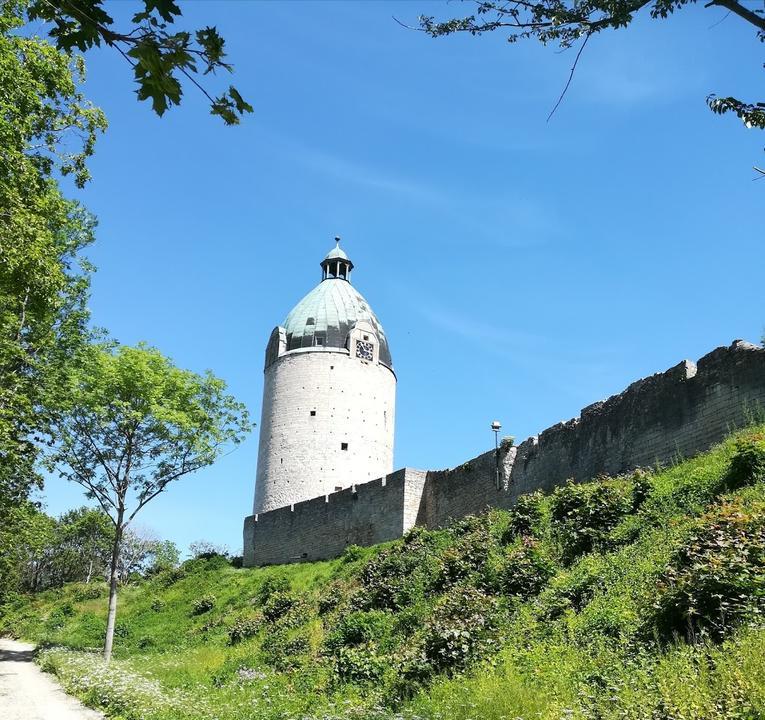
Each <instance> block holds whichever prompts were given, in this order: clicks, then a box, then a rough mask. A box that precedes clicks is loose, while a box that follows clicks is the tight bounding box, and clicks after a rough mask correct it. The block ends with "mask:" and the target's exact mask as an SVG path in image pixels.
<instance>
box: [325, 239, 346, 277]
mask: <svg viewBox="0 0 765 720" xmlns="http://www.w3.org/2000/svg"><path fill="white" fill-rule="evenodd" d="M351 270H353V263H352V262H351V260H350V258H349V257H348V256H347V255H346V254H345V252H344V251H343V249H342V248H341V247H340V238H339V237H335V247H333V248H332V250H330V251H329V252H328V253H327V256H326V257H325V258H324V259H323V260H322V261H321V279H322V280H329V279H341V280H347V281H348V282H350V281H351Z"/></svg>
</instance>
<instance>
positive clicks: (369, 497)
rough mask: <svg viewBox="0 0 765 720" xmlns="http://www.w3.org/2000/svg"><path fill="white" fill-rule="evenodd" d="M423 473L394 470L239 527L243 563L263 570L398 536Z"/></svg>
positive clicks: (411, 515) (408, 520)
mask: <svg viewBox="0 0 765 720" xmlns="http://www.w3.org/2000/svg"><path fill="white" fill-rule="evenodd" d="M424 483H425V473H423V472H420V471H418V470H410V469H409V468H406V469H404V470H397V471H396V472H394V473H391V474H390V475H387V476H386V477H384V478H381V479H377V480H372V481H371V482H367V483H363V484H361V485H355V486H353V487H350V488H347V489H345V490H340V491H338V492H334V493H330V494H329V495H326V496H321V497H318V498H314V499H312V500H305V501H304V502H299V503H295V504H294V505H288V506H287V507H283V508H279V509H277V510H270V511H269V512H265V513H260V514H259V515H251V516H250V517H248V518H246V519H245V522H244V564H245V565H246V566H248V567H250V566H253V565H269V564H274V563H288V562H295V561H299V560H306V561H308V560H322V559H325V558H331V557H337V556H338V555H340V554H342V552H343V550H344V549H345V548H346V547H347V546H348V545H374V544H376V543H381V542H385V541H387V540H394V539H396V538H399V537H401V536H402V535H403V534H404V533H405V532H406V531H407V530H408V529H409V528H410V527H412V525H414V521H415V519H416V517H417V512H416V509H417V507H418V505H419V501H420V497H421V495H422V486H423V485H424Z"/></svg>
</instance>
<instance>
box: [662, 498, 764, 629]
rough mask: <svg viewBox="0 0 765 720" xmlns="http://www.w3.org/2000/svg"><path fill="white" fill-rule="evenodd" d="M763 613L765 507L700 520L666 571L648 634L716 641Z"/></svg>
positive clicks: (719, 511) (732, 507) (729, 508)
mask: <svg viewBox="0 0 765 720" xmlns="http://www.w3.org/2000/svg"><path fill="white" fill-rule="evenodd" d="M763 612H765V502H759V503H755V504H754V505H752V506H750V507H747V506H746V505H745V504H744V503H743V502H741V501H737V502H730V503H725V504H723V505H721V506H719V507H717V508H715V509H714V510H713V511H711V512H710V513H708V514H707V515H705V516H704V517H703V518H702V519H701V521H700V522H699V524H698V527H697V529H696V530H695V531H694V532H693V533H692V534H691V535H690V537H689V538H688V539H687V540H686V542H685V543H684V544H683V546H682V547H681V548H680V549H679V550H678V552H677V553H676V554H675V556H674V557H673V559H672V561H671V562H670V564H669V566H668V567H667V569H666V571H665V573H664V576H663V578H662V582H661V585H660V595H659V599H658V602H657V603H656V607H655V612H654V614H653V615H652V617H651V619H650V622H649V631H653V630H655V631H656V632H658V634H659V636H660V637H661V638H662V639H665V640H669V639H672V638H673V637H677V636H681V637H686V638H687V639H688V640H690V641H693V640H695V639H698V638H700V637H706V636H709V637H711V638H713V639H715V640H719V639H721V638H722V637H724V636H725V635H727V634H728V633H729V632H730V630H731V628H733V627H734V626H735V625H736V624H738V623H739V622H740V621H741V620H743V619H745V618H748V617H761V616H762V613H763Z"/></svg>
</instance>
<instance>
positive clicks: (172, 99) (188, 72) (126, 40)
mask: <svg viewBox="0 0 765 720" xmlns="http://www.w3.org/2000/svg"><path fill="white" fill-rule="evenodd" d="M28 14H29V19H30V20H33V21H34V20H44V21H46V22H49V23H51V24H52V29H51V30H50V36H51V38H53V40H54V41H55V42H56V45H57V47H58V48H59V49H60V50H63V51H65V52H67V53H68V52H71V51H72V50H74V49H77V50H80V51H81V52H84V51H86V50H89V49H90V48H93V47H99V46H101V45H102V44H103V45H106V46H108V47H113V48H117V50H118V51H119V52H120V53H121V54H122V55H123V56H125V57H127V58H129V59H130V64H131V65H132V66H133V74H134V77H135V81H136V84H137V85H138V90H137V91H136V92H137V95H138V99H139V100H150V101H151V104H152V109H153V110H154V112H155V113H157V115H163V114H164V113H165V111H166V110H167V109H168V108H169V107H172V106H173V105H179V104H180V102H181V96H182V95H183V87H182V84H181V81H182V78H185V79H186V80H187V81H189V82H191V83H192V84H193V85H195V86H196V87H197V88H198V89H199V90H201V92H202V93H203V94H204V95H205V96H206V97H207V99H208V100H209V101H210V112H211V114H213V115H217V116H219V117H221V118H222V119H223V121H224V122H225V123H226V124H227V125H235V124H237V123H238V122H239V121H240V118H241V116H242V115H243V114H244V113H250V112H252V106H251V105H250V104H249V103H247V102H246V101H245V100H244V99H243V98H242V96H241V95H240V94H239V91H238V90H237V89H236V88H235V87H233V86H231V87H229V88H228V90H226V91H225V92H224V93H223V94H222V95H220V96H219V97H217V98H213V97H212V96H210V95H209V94H208V92H207V91H206V90H205V89H204V88H203V87H202V85H201V84H200V80H198V79H197V77H195V76H207V75H210V74H211V73H212V74H214V73H215V72H216V71H217V70H225V71H227V72H231V71H232V69H233V68H232V66H231V65H230V64H229V63H227V62H226V61H225V57H226V53H225V50H224V47H225V43H224V40H223V38H222V37H221V35H220V34H219V33H218V31H217V29H216V28H214V27H204V28H200V29H198V30H196V31H194V32H189V31H186V30H180V31H177V32H173V31H172V29H171V26H172V25H173V24H174V23H175V22H176V20H178V19H179V18H180V17H181V9H180V7H179V6H178V5H177V4H176V3H175V2H174V0H144V2H143V8H142V9H141V10H140V11H139V12H137V13H135V14H134V15H133V17H132V25H133V27H131V28H130V29H127V28H124V29H122V30H118V29H116V28H115V27H114V19H113V18H112V17H111V16H110V15H109V14H108V13H107V12H106V10H105V9H104V3H103V0H78V2H77V3H76V4H74V3H71V2H67V1H65V0H30V2H29V5H28Z"/></svg>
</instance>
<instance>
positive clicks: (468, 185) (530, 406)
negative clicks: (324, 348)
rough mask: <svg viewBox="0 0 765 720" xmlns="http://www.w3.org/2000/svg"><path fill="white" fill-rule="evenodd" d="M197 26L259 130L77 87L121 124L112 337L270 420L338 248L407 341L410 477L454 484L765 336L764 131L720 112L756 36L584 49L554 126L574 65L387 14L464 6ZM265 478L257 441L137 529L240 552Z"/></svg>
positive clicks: (100, 195) (377, 6) (668, 25)
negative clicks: (435, 33) (283, 329)
mask: <svg viewBox="0 0 765 720" xmlns="http://www.w3.org/2000/svg"><path fill="white" fill-rule="evenodd" d="M110 7H111V10H112V11H113V13H114V15H115V16H117V17H126V16H127V15H128V13H129V11H130V10H131V9H132V7H133V6H132V5H131V4H130V3H127V2H125V3H112V4H111V6H110ZM182 8H183V10H184V15H185V19H184V24H185V25H188V26H189V27H198V26H201V25H206V24H214V25H217V26H218V28H219V30H220V31H221V33H222V34H223V35H224V37H225V38H226V41H227V47H228V51H229V57H230V59H231V61H232V62H233V63H234V65H235V69H236V72H235V75H234V77H233V81H234V82H235V84H236V85H237V87H238V88H239V90H240V91H241V92H242V94H243V95H245V97H246V98H247V99H248V100H249V101H250V102H251V103H252V104H253V105H254V107H255V113H254V114H253V115H251V116H249V117H247V119H246V120H245V122H244V124H243V125H241V126H239V127H235V128H226V127H224V126H223V124H222V123H221V122H220V121H219V120H218V119H216V118H212V117H210V116H209V115H208V112H207V107H206V105H205V101H204V99H203V98H202V97H201V96H200V95H199V94H198V93H196V92H195V91H194V90H193V88H191V87H189V88H187V96H186V98H185V100H184V103H183V105H182V106H181V107H180V108H177V109H174V110H173V111H171V112H169V113H168V114H167V115H166V116H165V117H164V118H162V119H158V118H156V117H155V116H154V115H153V114H152V113H151V112H150V109H149V108H148V107H147V106H146V105H145V104H139V103H138V102H136V100H135V96H134V95H133V89H134V87H133V85H132V80H131V73H130V69H129V67H127V65H126V64H125V63H124V61H123V60H122V59H121V58H120V57H119V56H118V55H117V54H115V53H113V52H111V51H108V50H104V51H95V52H93V53H89V54H88V56H87V60H88V67H89V74H88V81H87V84H86V92H87V94H88V95H89V97H90V98H91V99H92V100H93V101H94V102H96V103H97V104H98V105H100V106H101V107H103V109H104V110H105V111H106V113H107V115H108V117H109V121H110V128H109V130H108V132H107V134H106V135H105V136H104V137H103V138H102V139H101V140H100V141H99V143H98V148H97V154H96V156H95V158H94V159H93V161H92V163H91V168H92V173H93V177H94V180H93V182H92V183H91V184H90V185H89V186H88V188H87V189H86V190H85V191H83V192H81V193H77V194H76V195H77V197H79V198H80V199H81V200H82V201H83V203H84V204H85V205H86V206H87V207H88V208H89V209H90V210H91V211H93V212H94V213H95V214H96V215H97V216H98V218H99V221H100V225H99V229H98V242H97V244H96V245H94V246H93V247H92V248H91V249H90V251H89V257H90V258H91V259H92V261H93V262H94V263H95V264H96V265H97V267H98V272H97V274H96V276H95V278H94V282H93V298H92V309H93V318H94V322H95V323H96V324H98V325H101V326H105V327H107V328H108V329H109V330H110V331H111V333H112V334H113V335H114V337H116V338H117V339H118V340H120V341H121V342H124V343H130V344H132V343H136V342H138V341H140V340H145V341H147V342H149V343H152V344H154V345H156V346H157V347H159V348H160V349H161V350H162V351H164V352H165V353H167V354H168V355H170V356H171V357H172V358H173V359H174V360H175V362H176V363H177V364H179V365H181V366H183V367H187V368H190V369H193V370H197V371H202V370H204V369H206V368H211V369H212V370H213V371H214V372H215V373H216V374H217V375H219V376H221V377H223V378H224V379H225V380H226V381H227V382H228V384H229V387H230V389H231V391H232V392H233V393H234V394H235V395H236V396H237V397H239V398H240V399H241V400H243V401H244V402H245V403H246V404H247V406H248V407H249V409H250V411H251V413H252V416H253V419H254V420H256V421H258V420H259V416H260V401H261V391H262V366H263V352H264V349H265V345H266V342H267V340H268V336H269V333H270V331H271V329H272V328H273V327H274V326H275V325H277V324H279V323H280V322H282V321H283V319H284V317H285V316H286V314H287V312H288V311H289V310H290V309H291V307H292V306H293V305H294V304H295V303H296V302H297V301H298V300H299V299H300V298H301V297H302V296H303V295H304V294H305V293H306V292H307V291H308V290H310V289H311V288H312V287H313V286H314V285H315V284H316V283H317V282H318V281H319V279H320V269H319V265H318V263H319V261H320V260H321V259H322V257H323V256H324V254H325V253H326V252H327V250H329V249H330V247H332V245H333V242H332V238H333V236H334V235H336V234H338V235H341V236H342V237H343V245H344V248H345V250H346V251H347V252H348V254H349V255H350V257H351V258H352V260H353V261H354V263H355V265H356V270H355V271H354V284H355V285H356V287H357V288H358V289H359V290H360V291H361V292H362V293H363V294H364V295H365V296H366V298H367V299H368V300H369V301H370V303H371V305H372V307H373V308H374V309H375V311H376V312H377V314H378V316H379V318H380V319H381V321H382V323H383V325H384V327H385V329H386V332H387V334H388V337H389V339H390V343H391V349H392V353H393V361H394V365H395V367H396V372H397V375H398V381H399V382H398V400H397V401H398V407H397V417H396V421H397V430H396V452H395V465H396V467H402V466H405V465H406V466H412V467H417V468H425V469H436V468H443V467H449V466H454V465H456V464H459V463H461V462H464V461H465V460H466V459H468V458H470V457H473V456H475V455H476V454H478V453H480V452H482V451H484V450H486V449H488V447H489V446H491V445H492V443H493V439H492V434H491V431H490V429H489V423H490V422H491V420H493V419H494V418H498V419H499V420H501V421H502V423H503V426H504V427H503V433H504V432H506V434H512V435H514V436H515V437H516V438H518V439H519V440H520V439H523V438H525V437H527V436H529V435H532V434H535V433H537V432H539V431H541V430H543V429H544V428H545V427H548V426H549V425H551V424H554V423H555V422H558V421H560V420H564V419H568V418H570V417H573V416H575V415H577V414H578V412H579V409H580V408H581V407H583V406H585V405H587V404H589V403H591V402H595V401H596V400H599V399H603V398H605V397H607V396H609V395H611V394H613V393H616V392H619V391H621V390H622V389H623V388H624V387H626V385H628V384H629V383H630V382H632V381H634V380H636V379H637V378H640V377H642V376H645V375H650V374H652V373H654V372H658V371H661V370H664V369H666V368H668V367H670V366H672V365H674V364H676V363H677V362H679V361H680V360H681V359H683V358H690V359H694V360H695V359H697V358H698V357H700V356H701V355H703V354H705V353H706V352H708V351H710V350H712V349H713V348H714V347H716V346H718V345H723V344H728V343H729V342H730V341H731V340H733V339H734V338H746V339H749V340H753V341H756V340H759V338H760V336H761V334H762V331H763V325H764V324H765V312H763V309H764V308H763V305H764V303H763V296H764V294H765V291H764V287H765V286H764V284H763V268H764V267H765V244H763V242H762V240H763V229H762V228H763V206H764V204H763V199H765V180H763V181H759V182H755V181H753V180H752V178H753V177H754V176H755V173H754V171H753V170H752V165H754V164H756V165H763V164H764V163H765V159H764V158H763V145H765V134H763V133H762V132H760V131H755V130H746V129H744V128H743V127H742V126H741V125H740V123H739V122H738V121H737V120H736V119H735V118H732V117H723V118H719V117H716V116H714V115H712V113H710V112H709V111H708V110H707V109H706V106H705V102H704V99H705V97H706V95H707V94H708V93H710V92H718V93H720V94H726V95H727V94H734V95H736V94H738V95H740V96H744V97H745V98H749V99H761V89H762V77H763V76H762V69H761V65H762V57H761V55H762V45H761V44H760V43H758V42H757V40H756V38H755V33H754V31H753V29H752V28H751V27H750V26H749V25H747V24H746V23H744V22H743V21H741V20H739V19H737V18H736V17H733V16H730V17H728V18H727V19H725V20H724V21H723V22H720V23H719V24H716V23H717V21H718V20H721V19H722V18H723V17H724V15H725V13H724V11H722V10H708V9H704V8H703V7H702V6H700V5H694V6H691V7H688V8H686V9H684V10H682V11H681V12H679V13H677V14H676V15H675V16H674V17H672V18H670V19H669V20H666V21H651V20H650V19H648V18H645V19H641V20H639V21H637V22H636V23H635V24H633V25H632V26H631V27H630V28H628V29H627V30H622V31H619V32H616V33H609V34H603V35H601V36H596V37H594V38H592V39H591V40H590V42H589V43H588V46H587V48H586V50H585V52H584V54H583V55H582V59H581V61H580V64H579V68H578V70H577V73H576V75H575V78H574V81H573V83H572V86H571V88H570V90H569V92H568V94H567V96H566V98H565V100H564V101H563V103H562V105H561V107H560V108H559V109H558V111H557V113H556V114H555V116H554V117H553V119H552V120H551V121H550V122H549V123H548V122H546V117H547V115H548V113H549V111H550V109H551V108H552V106H553V105H554V103H555V101H556V99H557V97H558V95H559V93H560V91H561V89H562V87H563V85H564V83H565V81H566V78H567V76H568V73H569V70H570V67H571V64H572V62H573V57H574V54H573V52H566V53H557V52H556V48H553V47H547V48H545V47H542V46H540V45H537V44H533V43H530V42H529V43H521V44H517V45H509V44H508V43H506V42H505V40H504V38H503V37H502V36H501V34H499V33H495V34H494V35H490V36H485V37H482V38H472V37H469V36H460V37H451V38H443V39H439V40H433V39H430V38H428V37H426V36H424V35H423V34H421V33H418V32H413V31H407V30H405V29H404V28H402V27H401V26H400V25H398V24H396V22H394V20H393V19H392V16H393V15H395V16H396V17H398V18H399V19H401V20H402V21H404V22H409V23H416V18H417V15H418V14H420V13H425V14H434V15H448V14H459V13H460V12H461V11H462V10H463V9H464V10H467V9H468V8H467V6H462V5H461V4H460V3H448V4H447V3H441V2H417V1H416V0H413V1H412V2H406V3H405V2H393V3H390V2H388V3H386V2H379V3H378V2H363V3H361V2H358V3H353V2H337V3H329V2H327V3H324V2H307V3H299V2H290V3H277V2H268V3H257V2H242V1H240V2H220V1H219V2H214V3H212V2H194V3H182ZM713 26H714V27H713ZM215 82H216V81H215V79H213V80H212V81H211V83H210V87H211V89H213V90H215V89H220V88H219V86H217V85H216V84H215ZM221 82H228V79H227V78H222V79H221ZM758 92H759V93H760V94H759V95H758V94H757V93H758ZM256 458H257V429H256V430H255V431H254V433H253V434H252V435H251V436H250V437H249V438H248V439H247V441H246V442H245V443H244V444H242V445H241V446H240V447H239V448H237V449H236V450H235V451H234V452H233V453H231V454H230V455H227V456H226V457H224V458H222V459H221V460H220V461H219V462H218V463H217V464H216V465H215V466H213V467H211V468H209V469H207V470H205V471H202V472H199V473H197V474H196V475H195V476H192V477H189V478H186V479H185V480H183V481H182V482H180V483H178V484H177V485H175V486H173V487H171V488H170V490H169V491H168V493H167V494H166V495H165V496H160V497H159V498H158V499H157V500H155V501H154V502H153V503H152V504H151V505H149V506H147V508H146V509H145V510H144V511H142V518H141V521H140V524H143V525H144V526H149V527H151V528H152V529H153V530H154V531H155V532H156V533H157V534H159V535H160V536H162V537H165V538H169V539H172V540H174V541H175V542H177V543H178V544H179V546H181V547H184V546H186V545H187V544H188V543H189V542H191V541H194V540H198V539H206V540H209V541H212V542H215V543H219V544H226V545H228V546H229V547H230V548H231V550H233V551H235V552H239V551H240V548H241V527H242V520H243V518H244V516H245V515H247V514H249V513H250V511H251V506H252V498H253V486H254V478H255V465H256ZM45 498H46V502H47V508H48V511H49V512H52V513H56V514H57V513H60V512H62V511H64V510H66V509H67V508H69V507H72V506H75V505H79V504H81V502H82V495H81V492H80V489H79V487H78V486H74V485H67V484H66V483H65V482H64V481H63V480H59V479H56V478H51V479H49V481H48V483H47V485H46V490H45Z"/></svg>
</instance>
